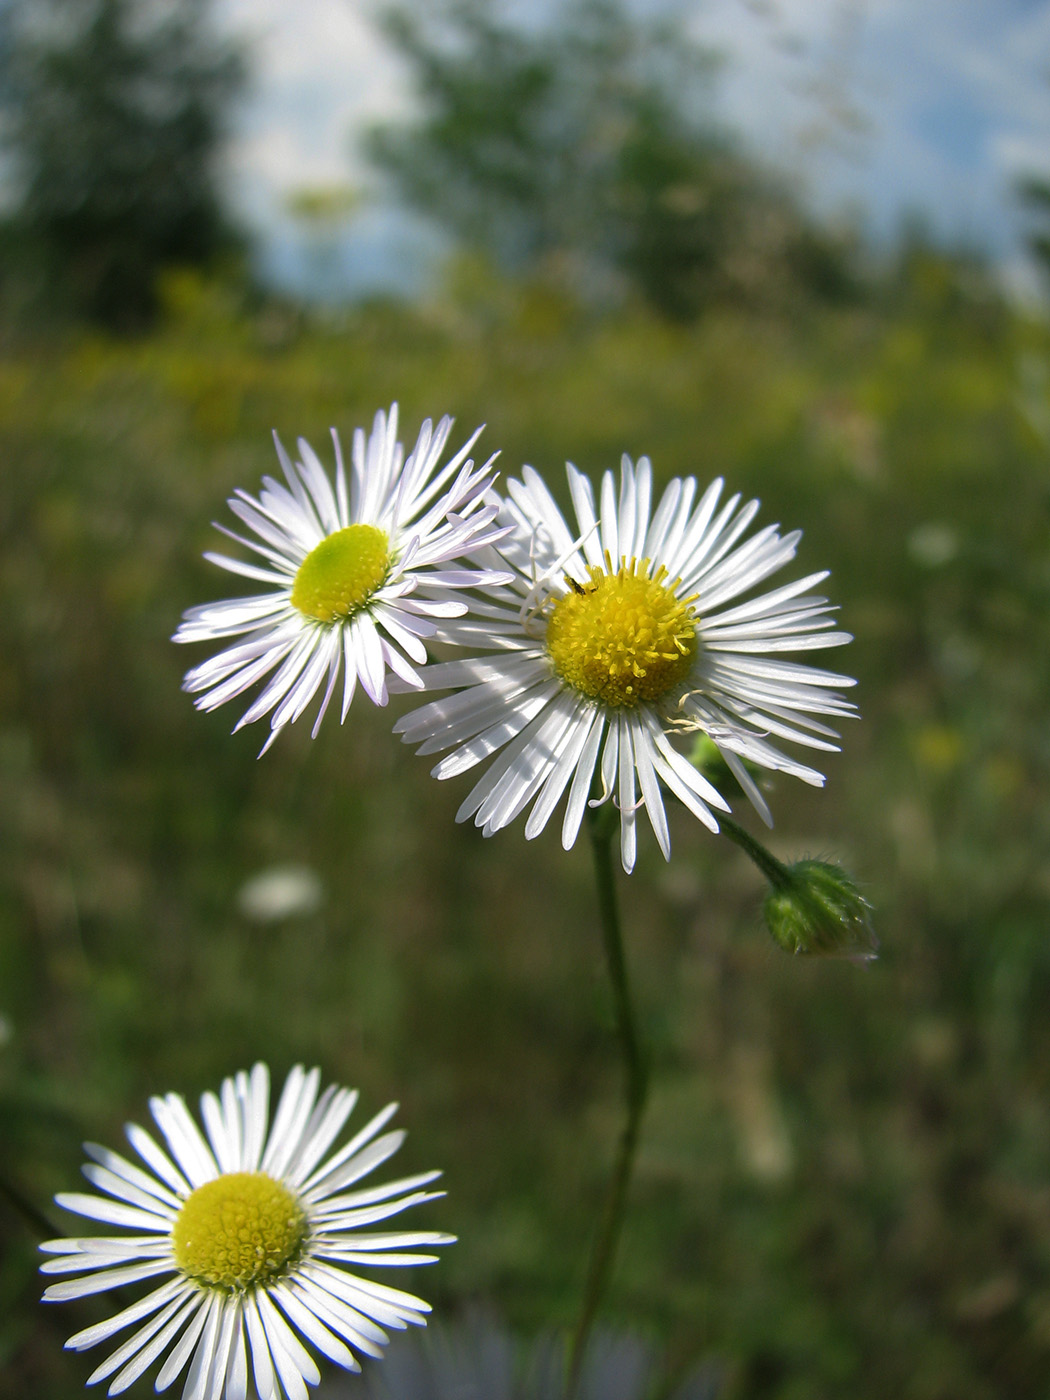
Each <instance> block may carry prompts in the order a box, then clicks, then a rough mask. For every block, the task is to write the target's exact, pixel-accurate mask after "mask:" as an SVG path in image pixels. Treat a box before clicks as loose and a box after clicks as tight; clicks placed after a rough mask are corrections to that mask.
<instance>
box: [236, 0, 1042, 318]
mask: <svg viewBox="0 0 1050 1400" xmlns="http://www.w3.org/2000/svg"><path fill="white" fill-rule="evenodd" d="M638 2H639V3H644V4H645V5H646V8H647V9H649V10H653V9H656V8H659V7H660V5H661V4H662V3H667V0H638ZM675 9H676V11H677V12H678V13H679V14H681V15H684V16H685V18H686V20H687V22H688V23H689V25H690V28H691V29H692V31H693V33H694V34H695V35H696V37H698V38H699V39H701V40H703V41H705V42H708V43H710V44H712V45H713V46H715V47H716V48H717V49H719V50H721V51H722V52H723V54H724V55H725V65H724V69H723V72H722V75H721V78H720V80H719V83H718V88H717V111H718V113H719V114H720V116H721V117H722V118H723V119H724V120H725V121H726V122H727V123H728V124H729V125H730V126H732V127H734V128H736V129H737V130H739V131H740V132H741V133H742V134H743V136H744V137H745V138H746V140H747V141H748V142H749V143H750V144H751V145H752V147H753V148H754V150H755V151H756V152H757V153H759V154H760V155H761V156H762V157H763V158H764V159H765V160H767V161H770V162H772V163H774V164H775V165H777V166H778V167H779V168H781V169H783V170H785V171H786V172H787V173H788V174H789V176H790V177H791V179H792V180H793V181H796V182H797V183H798V185H799V186H800V187H801V188H803V189H804V190H805V191H806V194H807V198H809V200H810V201H811V202H812V203H813V205H814V206H815V207H817V208H819V209H821V210H822V211H826V212H828V213H832V214H834V213H836V212H838V211H846V212H850V213H852V214H856V215H860V216H861V217H862V218H863V220H864V222H865V224H866V226H867V227H868V228H869V229H870V230H871V231H872V232H873V233H874V234H875V235H876V236H878V237H886V236H891V235H892V233H893V231H894V230H895V229H897V228H898V227H899V226H900V223H901V220H902V218H903V217H904V216H905V215H906V214H909V213H919V214H921V215H922V217H923V218H924V219H925V221H926V223H927V224H928V226H929V227H930V228H931V229H933V230H934V231H935V232H936V233H938V234H939V235H940V236H942V237H944V238H945V239H948V240H952V241H954V242H965V243H968V244H972V245H976V246H978V247H982V248H985V249H987V250H988V251H989V252H990V253H991V254H992V255H993V256H994V257H995V259H996V260H997V262H998V263H999V264H1000V266H1001V267H1002V269H1003V275H1004V277H1005V279H1006V280H1007V281H1008V282H1009V283H1010V284H1011V285H1013V286H1014V287H1016V288H1018V289H1019V290H1022V291H1023V290H1024V289H1025V287H1026V286H1028V285H1029V284H1030V282H1031V278H1030V273H1029V272H1028V271H1027V270H1026V267H1025V261H1024V258H1023V255H1022V252H1021V244H1020V239H1019V237H1018V230H1019V220H1018V216H1017V212H1016V209H1015V207H1014V206H1013V205H1012V202H1011V200H1010V190H1011V187H1012V184H1013V182H1014V181H1015V180H1016V178H1017V176H1018V175H1019V174H1021V173H1026V172H1032V171H1042V172H1044V173H1046V174H1048V175H1050V0H702V3H701V0H697V3H695V4H694V3H682V0H679V3H677V4H676V5H675ZM218 12H219V15H220V18H221V22H222V23H223V24H224V25H225V26H227V27H228V28H230V29H232V30H233V31H234V32H236V33H239V34H241V35H246V36H248V37H249V39H250V40H251V43H252V48H253V53H254V66H255V72H256V80H255V86H254V92H253V95H252V98H251V100H250V102H249V103H248V105H247V106H246V108H245V109H244V112H243V114H242V119H241V123H240V128H239V132H238V136H237V140H236V142H235V144H234V147H233V149H232V151H231V156H230V161H231V174H232V176H233V179H234V184H235V189H236V191H237V199H238V202H239V204H240V206H241V208H242V210H243V211H244V212H245V214H246V216H247V217H248V218H249V219H250V221H251V222H252V223H253V224H254V225H255V226H256V228H257V229H258V230H259V231H260V232H261V233H262V235H263V237H264V239H265V241H266V247H267V254H266V255H267V257H268V260H269V263H270V265H271V266H272V267H273V268H275V269H276V270H277V271H278V273H279V274H280V275H282V276H284V277H286V278H293V279H294V278H295V277H296V276H301V275H302V271H303V268H302V258H301V254H300V251H299V249H298V239H297V234H296V230H295V227H294V225H293V224H292V222H291V221H290V220H289V218H288V217H287V215H286V213H285V212H284V208H285V202H286V200H287V197H288V195H289V194H290V193H292V192H293V191H294V190H296V189H301V188H303V187H304V186H317V185H326V184H335V183H340V182H351V183H354V184H357V185H359V186H365V187H367V185H368V183H369V181H370V179H371V176H370V174H369V172H368V170H367V167H365V166H364V165H363V163H362V162H361V161H360V159H359V157H358V156H357V154H356V152H355V148H354V138H355V133H357V132H359V131H360V130H361V129H362V127H363V126H364V125H365V124H366V123H368V122H370V121H374V120H377V119H384V120H385V119H390V118H396V117H398V116H399V115H405V114H408V113H410V112H411V110H412V100H413V99H412V92H411V85H410V82H409V77H408V74H407V73H405V72H404V71H403V70H402V69H401V67H400V65H399V62H398V59H397V57H396V55H394V54H392V53H391V52H390V51H389V50H388V49H387V48H386V47H385V45H384V44H383V42H382V41H381V40H380V38H379V36H378V34H377V32H376V29H375V26H374V24H373V23H372V22H371V19H370V13H371V6H370V3H369V0H218ZM427 246H428V245H427V244H426V241H425V240H421V239H420V238H419V237H418V236H417V235H416V234H415V233H413V231H412V229H411V228H410V226H409V225H407V224H406V223H404V222H403V221H400V220H397V219H393V218H391V215H390V213H389V211H388V210H386V209H385V208H384V207H383V206H382V205H381V204H380V203H378V202H370V203H368V204H366V205H365V207H364V209H363V212H362V213H361V214H360V215H359V216H358V217H357V219H356V220H355V221H354V223H353V225H352V226H351V227H350V229H349V230H348V232H347V235H346V237H345V238H344V239H343V240H342V246H341V247H340V248H339V250H338V254H337V255H336V254H333V258H334V262H333V266H332V268H331V269H330V271H331V272H332V275H333V276H337V277H339V278H341V279H343V280H345V281H346V282H347V283H348V284H355V283H356V284H358V285H360V284H362V283H364V284H367V283H369V282H371V281H375V280H377V279H378V280H384V278H390V277H393V276H397V275H400V274H401V273H403V271H404V269H405V268H406V267H409V266H415V267H418V266H420V265H421V260H425V257H426V254H427Z"/></svg>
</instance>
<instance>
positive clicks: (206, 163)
mask: <svg viewBox="0 0 1050 1400" xmlns="http://www.w3.org/2000/svg"><path fill="white" fill-rule="evenodd" d="M207 10H208V0H13V4H12V6H11V8H10V11H9V16H8V24H7V26H6V34H5V39H6V43H5V50H6V52H5V55H4V65H3V67H4V71H3V86H2V100H3V106H4V109H5V112H4V114H5V122H4V130H3V136H4V142H5V145H6V146H7V149H8V152H9V154H10V156H11V157H12V160H13V168H14V174H15V179H16V182H17V186H18V192H19V195H20V199H19V204H18V208H17V211H16V213H15V215H14V218H13V221H12V224H11V226H10V228H9V230H8V233H9V237H8V242H9V244H10V245H11V246H20V248H21V250H22V253H23V260H24V261H26V262H27V263H28V265H29V266H30V267H31V269H32V270H33V272H34V273H35V274H36V275H37V277H38V278H39V279H40V280H41V282H42V284H43V287H44V289H45V290H46V292H47V293H48V295H49V297H50V299H51V300H52V301H54V302H56V303H57V304H58V305H59V306H60V307H62V308H70V309H72V310H73V311H74V312H76V313H78V314H83V315H86V316H88V317H89V318H91V319H93V320H95V321H97V322H99V323H101V324H103V325H106V326H108V327H110V328H112V329H115V330H136V329H140V328H143V327H145V326H146V325H148V324H149V322H150V321H151V320H152V319H153V317H154V316H155V314H156V311H157V278H158V274H159V273H160V271H161V270H162V269H163V268H164V267H166V266H170V265H173V264H181V265H187V264H189V265H203V264H207V263H208V262H209V261H211V260H212V259H213V258H214V257H215V256H216V255H217V254H218V253H220V252H221V251H222V250H224V249H226V248H229V247H231V246H232V245H233V243H234V241H235V240H234V239H233V235H232V233H231V230H230V228H229V226H228V225H227V223H226V221H225V219H224V217H223V213H222V208H221V202H220V198H219V191H218V187H217V159H218V155H219V151H220V147H221V142H222V138H223V135H224V132H225V127H226V120H227V117H228V114H229V110H230V104H231V101H232V99H233V98H234V97H235V95H236V94H237V92H238V90H239V88H240V86H241V84H242V82H243V78H244V63H243V60H242V57H241V56H240V54H239V53H238V52H236V51H235V50H234V49H233V48H232V47H231V46H230V45H229V44H228V43H227V42H225V41H220V40H219V39H218V38H217V37H216V36H215V35H214V34H213V32H212V31H211V29H210V27H209V25H208V15H207Z"/></svg>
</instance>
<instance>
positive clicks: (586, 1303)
mask: <svg viewBox="0 0 1050 1400" xmlns="http://www.w3.org/2000/svg"><path fill="white" fill-rule="evenodd" d="M588 816H589V821H588V831H589V833H590V837H591V850H592V852H593V854H594V874H595V880H596V882H597V887H598V912H599V916H600V920H601V926H602V941H603V943H604V945H605V959H606V963H607V964H608V968H609V979H610V981H611V982H612V989H613V1003H614V1008H615V1015H616V1033H617V1036H618V1038H619V1041H620V1049H621V1051H622V1054H623V1065H624V1097H625V1105H626V1116H625V1119H624V1125H623V1130H622V1132H621V1135H620V1149H619V1153H618V1155H617V1159H616V1166H615V1168H614V1170H613V1175H612V1179H611V1181H610V1182H609V1189H608V1193H607V1195H606V1198H605V1206H604V1208H603V1210H602V1217H601V1222H600V1224H599V1228H598V1234H597V1236H596V1238H595V1241H594V1246H593V1248H592V1251H591V1260H590V1265H589V1268H588V1271H587V1283H586V1287H585V1288H584V1293H583V1303H582V1305H581V1307H580V1316H579V1319H578V1321H577V1323H576V1331H575V1334H574V1336H573V1340H572V1348H571V1351H570V1353H569V1378H568V1386H567V1390H566V1397H567V1400H572V1397H573V1396H574V1395H575V1394H576V1389H577V1386H578V1385H579V1380H580V1368H581V1366H582V1365H583V1358H584V1355H585V1354H586V1349H587V1340H588V1338H589V1336H590V1332H591V1328H592V1326H593V1325H594V1319H595V1316H596V1314H597V1311H598V1306H599V1304H600V1303H601V1300H602V1296H603V1295H604V1293H605V1290H606V1288H607V1286H608V1283H609V1275H610V1273H611V1272H612V1266H613V1261H614V1259H615V1257H616V1246H617V1244H618V1243H619V1239H620V1233H621V1231H622V1229H623V1221H624V1214H625V1207H626V1203H627V1189H628V1186H629V1185H630V1181H631V1173H632V1171H633V1169H634V1159H635V1156H636V1154H637V1151H638V1138H639V1133H640V1129H641V1123H642V1115H643V1114H644V1112H645V1101H646V1095H647V1092H648V1088H649V1070H648V1065H647V1064H646V1059H645V1054H644V1052H643V1049H642V1044H641V1040H640V1038H639V1035H638V1030H637V1027H636V1025H635V1018H634V1008H633V1006H632V1004H631V991H630V979H629V977H628V972H627V959H626V957H625V954H624V947H623V932H622V929H621V927H620V911H619V906H618V904H617V899H616V883H615V871H614V869H613V836H614V835H615V833H616V829H617V826H618V825H619V823H618V822H617V821H616V812H615V810H614V809H613V808H612V804H611V803H609V804H606V805H605V806H602V807H597V808H591V809H590V811H589V813H588Z"/></svg>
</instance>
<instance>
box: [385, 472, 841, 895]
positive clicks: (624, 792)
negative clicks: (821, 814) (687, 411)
mask: <svg viewBox="0 0 1050 1400" xmlns="http://www.w3.org/2000/svg"><path fill="white" fill-rule="evenodd" d="M568 479H569V492H570V495H571V497H572V502H573V507H574V510H575V516H576V520H575V525H574V528H571V529H570V527H569V525H568V524H567V523H566V521H565V517H564V516H563V514H562V512H561V510H560V509H559V507H558V506H557V504H556V503H555V501H554V498H553V497H552V496H551V494H550V492H549V491H548V489H547V487H546V485H545V484H544V482H543V481H542V479H541V478H540V476H539V475H538V473H537V472H535V471H534V470H533V469H532V468H531V467H526V468H525V470H524V472H523V473H522V479H521V481H511V482H510V483H509V486H508V492H509V496H508V500H507V501H506V502H505V505H504V509H503V511H502V513H501V516H500V523H501V524H503V525H504V526H506V527H508V528H509V531H510V533H509V534H508V536H507V538H506V539H505V540H504V541H503V542H502V543H501V544H500V545H499V547H498V553H497V551H496V550H495V549H493V550H491V551H489V554H490V556H491V559H492V562H493V566H494V568H495V567H496V566H498V565H499V564H502V563H505V564H506V565H508V566H509V567H510V568H511V569H512V570H513V573H514V578H513V581H512V583H511V584H510V585H509V586H492V587H485V588H484V589H483V590H482V591H481V592H480V593H479V594H478V595H476V596H475V597H474V598H473V600H472V604H471V611H470V613H469V615H468V616H466V617H464V618H462V619H461V620H458V621H453V622H449V623H447V624H443V625H442V636H443V637H445V638H447V639H448V640H450V641H453V642H455V643H457V644H459V645H460V646H464V647H469V648H471V650H472V653H473V654H471V655H469V656H466V657H464V658H463V659H461V660H456V661H450V662H445V663H440V664H437V665H432V666H429V667H428V668H427V669H426V671H424V672H423V682H424V685H425V687H426V688H427V689H428V690H445V689H447V690H451V691H454V692H455V693H454V694H452V695H449V696H447V697H444V698H442V699H438V700H434V701H432V702H431V703H429V704H427V705H424V706H422V707H421V708H420V709H417V710H414V711H412V713H411V714H409V715H407V716H406V717H405V718H404V719H402V720H400V721H399V722H398V724H397V725H396V729H397V730H398V731H399V732H400V733H401V734H402V736H403V737H404V739H405V742H406V743H412V744H418V745H419V746H420V749H419V751H420V753H424V754H429V753H439V752H441V751H442V750H444V749H451V753H449V754H448V755H447V756H446V757H445V758H443V759H442V760H441V761H440V762H439V763H438V765H437V767H436V768H435V769H434V770H433V771H434V775H435V777H438V778H451V777H453V776H454V775H455V774H458V773H462V772H465V771H466V770H468V769H470V768H473V767H475V766H476V765H477V764H479V763H483V762H484V761H485V760H486V759H492V762H491V763H490V764H489V766H488V768H487V769H486V770H485V771H484V773H483V774H482V775H481V777H480V778H479V779H478V781H477V783H476V784H475V786H474V788H473V790H472V791H471V793H470V794H469V796H468V797H467V799H466V801H465V802H464V803H463V805H462V806H461V807H460V810H459V813H458V820H460V821H465V820H466V819H467V818H469V817H473V818H474V820H475V823H476V824H477V825H478V826H480V827H481V829H482V831H483V832H484V833H485V835H486V836H490V835H491V834H492V833H493V832H495V831H498V830H499V829H500V828H501V827H504V826H506V825H507V824H508V823H509V822H511V821H513V820H514V818H515V817H516V816H518V815H519V813H521V812H522V811H523V810H524V809H525V808H526V807H528V806H529V805H530V804H531V811H530V813H529V817H528V820H527V822H526V824H525V835H526V836H527V837H533V836H536V835H538V834H539V832H541V831H542V830H543V828H544V827H545V826H546V824H547V822H548V821H549V819H550V817H551V815H552V813H553V811H554V809H555V807H556V806H557V805H558V803H559V801H560V799H561V798H562V796H563V795H564V794H565V791H566V789H568V800H567V802H566V805H565V815H564V820H563V823H562V842H563V845H564V846H565V847H566V848H568V847H570V846H572V844H573V843H574V842H575V840H576V837H577V835H578V833H579V829H580V823H581V821H582V820H583V815H584V812H585V810H586V808H587V805H588V802H590V803H591V804H592V805H594V804H596V803H601V802H605V801H608V800H612V801H615V803H616V804H617V806H618V807H619V811H620V855H621V860H622V863H623V867H624V869H625V870H628V871H629V870H631V869H633V867H634V862H635V857H636V851H637V832H636V825H637V813H638V811H639V809H640V808H642V807H644V808H645V811H646V814H647V816H648V818H649V821H650V823H651V825H652V828H653V831H654V832H655V834H656V839H657V841H658V843H659V845H660V849H661V851H662V852H663V854H664V855H665V857H666V856H669V855H670V836H669V833H668V826H667V814H666V811H665V808H664V795H663V794H664V789H666V790H667V791H668V792H671V793H672V794H674V795H675V796H676V797H678V798H679V800H680V801H681V802H682V803H683V804H684V805H685V806H686V807H687V808H688V809H689V810H690V811H691V812H693V813H694V814H695V815H696V816H697V817H698V818H699V819H700V820H701V821H702V822H704V823H705V825H707V826H708V827H710V829H711V830H712V831H717V830H718V820H717V818H716V816H715V815H714V810H713V809H716V810H722V811H728V810H729V805H728V803H727V802H726V801H725V799H724V798H723V797H722V796H721V794H720V793H719V792H718V791H717V790H716V789H715V788H714V787H713V786H712V785H711V783H709V782H708V781H707V780H706V779H705V778H704V777H703V776H702V774H701V773H700V772H699V771H698V770H697V769H696V768H695V767H694V766H693V765H692V764H691V763H689V762H688V761H687V759H686V758H685V757H684V756H683V754H681V753H680V752H679V750H678V749H677V748H676V747H675V743H676V739H677V738H678V736H679V735H683V734H688V733H690V731H693V732H694V734H695V732H696V731H701V732H703V733H706V734H708V735H709V736H710V737H711V739H712V740H713V741H714V742H715V744H717V746H718V748H719V749H720V751H721V752H722V755H723V756H724V758H725V760H726V763H727V764H728V765H729V768H730V769H731V771H732V772H733V774H734V775H735V776H736V778H737V779H738V781H739V782H740V784H741V786H742V787H743V788H744V791H745V792H746V793H747V794H748V797H749V798H750V800H751V801H752V803H753V804H754V805H755V807H756V808H757V810H758V811H759V813H760V814H761V816H762V818H763V820H765V821H766V822H767V823H771V820H772V819H771V817H770V813H769V808H768V806H767V804H766V801H765V798H764V797H763V796H762V794H761V792H760V791H759V789H758V787H757V786H756V784H755V782H754V779H753V778H752V776H751V774H750V773H749V771H748V768H747V767H746V766H745V763H747V764H753V765H754V764H757V765H759V766H760V767H764V768H769V769H775V770H781V771H784V772H787V773H792V774H794V775H795V776H796V777H798V778H801V779H803V781H805V782H809V783H814V784H817V785H820V784H822V783H823V781H824V779H823V776H822V775H821V774H820V773H819V772H817V771H816V770H815V769H813V768H810V767H808V766H807V765H806V764H803V763H800V762H799V761H798V760H797V759H795V758H792V757H790V756H789V755H788V754H786V753H784V752H783V751H782V750H781V749H780V748H779V747H778V746H777V743H776V742H775V741H777V740H781V739H786V740H789V741H791V742H794V743H798V744H803V745H805V746H807V747H809V748H815V749H822V750H834V749H835V748H836V747H837V746H836V745H835V743H834V742H833V741H834V740H835V739H836V738H837V737H838V736H837V735H836V733H835V731H834V730H832V729H830V728H829V727H828V726H827V725H826V724H825V723H824V722H823V720H821V719H817V718H815V716H818V715H819V716H829V715H830V716H838V715H847V714H850V713H852V711H853V707H852V705H850V704H848V703H847V702H846V701H845V700H843V699H842V698H841V696H840V695H839V694H838V693H837V692H838V690H839V689H840V688H841V687H843V686H849V685H852V684H853V681H852V680H851V679H850V678H849V677H847V676H839V675H835V674H833V673H831V672H828V671H822V670H817V669H816V668H814V667H811V666H805V665H800V664H798V663H796V662H791V661H787V660H783V659H781V657H780V655H779V654H780V653H784V652H794V651H810V650H814V649H816V648H818V647H830V646H840V645H842V644H843V643H845V642H848V641H849V640H850V637H849V634H848V633H845V632H839V631H835V630H832V629H833V627H834V624H833V622H832V620H831V618H830V617H829V614H830V613H831V612H833V611H834V609H833V608H832V607H831V606H830V604H829V603H828V602H827V600H826V599H824V598H822V597H818V596H814V595H812V594H810V593H809V592H808V591H807V590H809V589H810V588H811V587H812V586H813V585H814V584H816V583H819V582H820V581H821V580H822V579H824V578H826V577H827V575H826V573H818V574H811V575H809V576H808V577H806V578H803V579H799V580H797V581H796V582H793V583H789V584H786V585H783V586H782V587H780V588H777V589H775V590H773V591H772V592H766V593H757V594H756V592H755V589H756V588H757V587H758V585H760V584H762V583H763V582H764V581H765V580H766V579H767V578H769V577H770V575H772V574H774V573H776V572H777V570H779V569H781V568H783V566H784V565H785V564H787V563H788V562H789V561H790V560H791V559H793V558H794V555H795V550H796V547H797V545H798V541H799V538H800V534H799V532H794V533H792V534H788V535H781V534H780V533H779V529H778V527H777V526H773V525H768V526H766V527H765V529H763V530H759V531H758V532H757V533H755V534H753V535H751V536H750V538H747V539H745V538H744V537H745V534H746V532H747V530H748V528H749V526H750V525H751V522H752V520H753V519H754V516H755V513H756V512H757V510H758V502H757V501H751V502H750V503H749V504H747V505H744V506H741V503H740V497H739V496H733V497H732V498H731V499H730V500H728V501H727V502H725V504H723V505H721V508H720V500H721V495H722V489H723V483H722V482H721V481H720V480H719V481H715V482H714V483H712V485H711V486H710V487H709V488H708V489H707V491H706V492H704V494H703V495H702V496H701V497H700V499H699V501H698V500H697V499H696V497H697V483H696V480H695V478H694V477H686V478H685V479H684V480H677V479H676V480H674V481H672V482H671V483H670V485H669V486H668V487H667V489H666V490H665V491H664V493H663V496H662V497H661V499H660V502H659V504H658V506H657V507H656V510H655V511H652V509H651V506H652V470H651V467H650V464H649V461H648V459H647V458H645V457H643V458H641V460H640V461H639V463H638V465H637V468H635V466H634V465H633V464H632V462H631V461H630V459H629V458H627V457H624V459H623V464H622V468H621V473H620V482H619V491H617V486H616V482H615V480H614V478H613V474H612V473H611V472H606V473H605V475H604V477H603V479H602V484H601V496H600V503H599V504H597V505H596V503H595V499H594V493H593V490H592V488H591V484H590V482H589V481H588V479H587V478H586V477H585V476H583V475H582V474H581V473H580V472H578V471H577V470H576V468H575V467H573V466H572V465H571V464H569V466H568ZM740 599H743V601H739V600H740ZM734 600H736V601H734ZM730 604H732V606H730ZM398 688H400V687H398ZM596 785H597V795H595V790H596Z"/></svg>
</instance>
